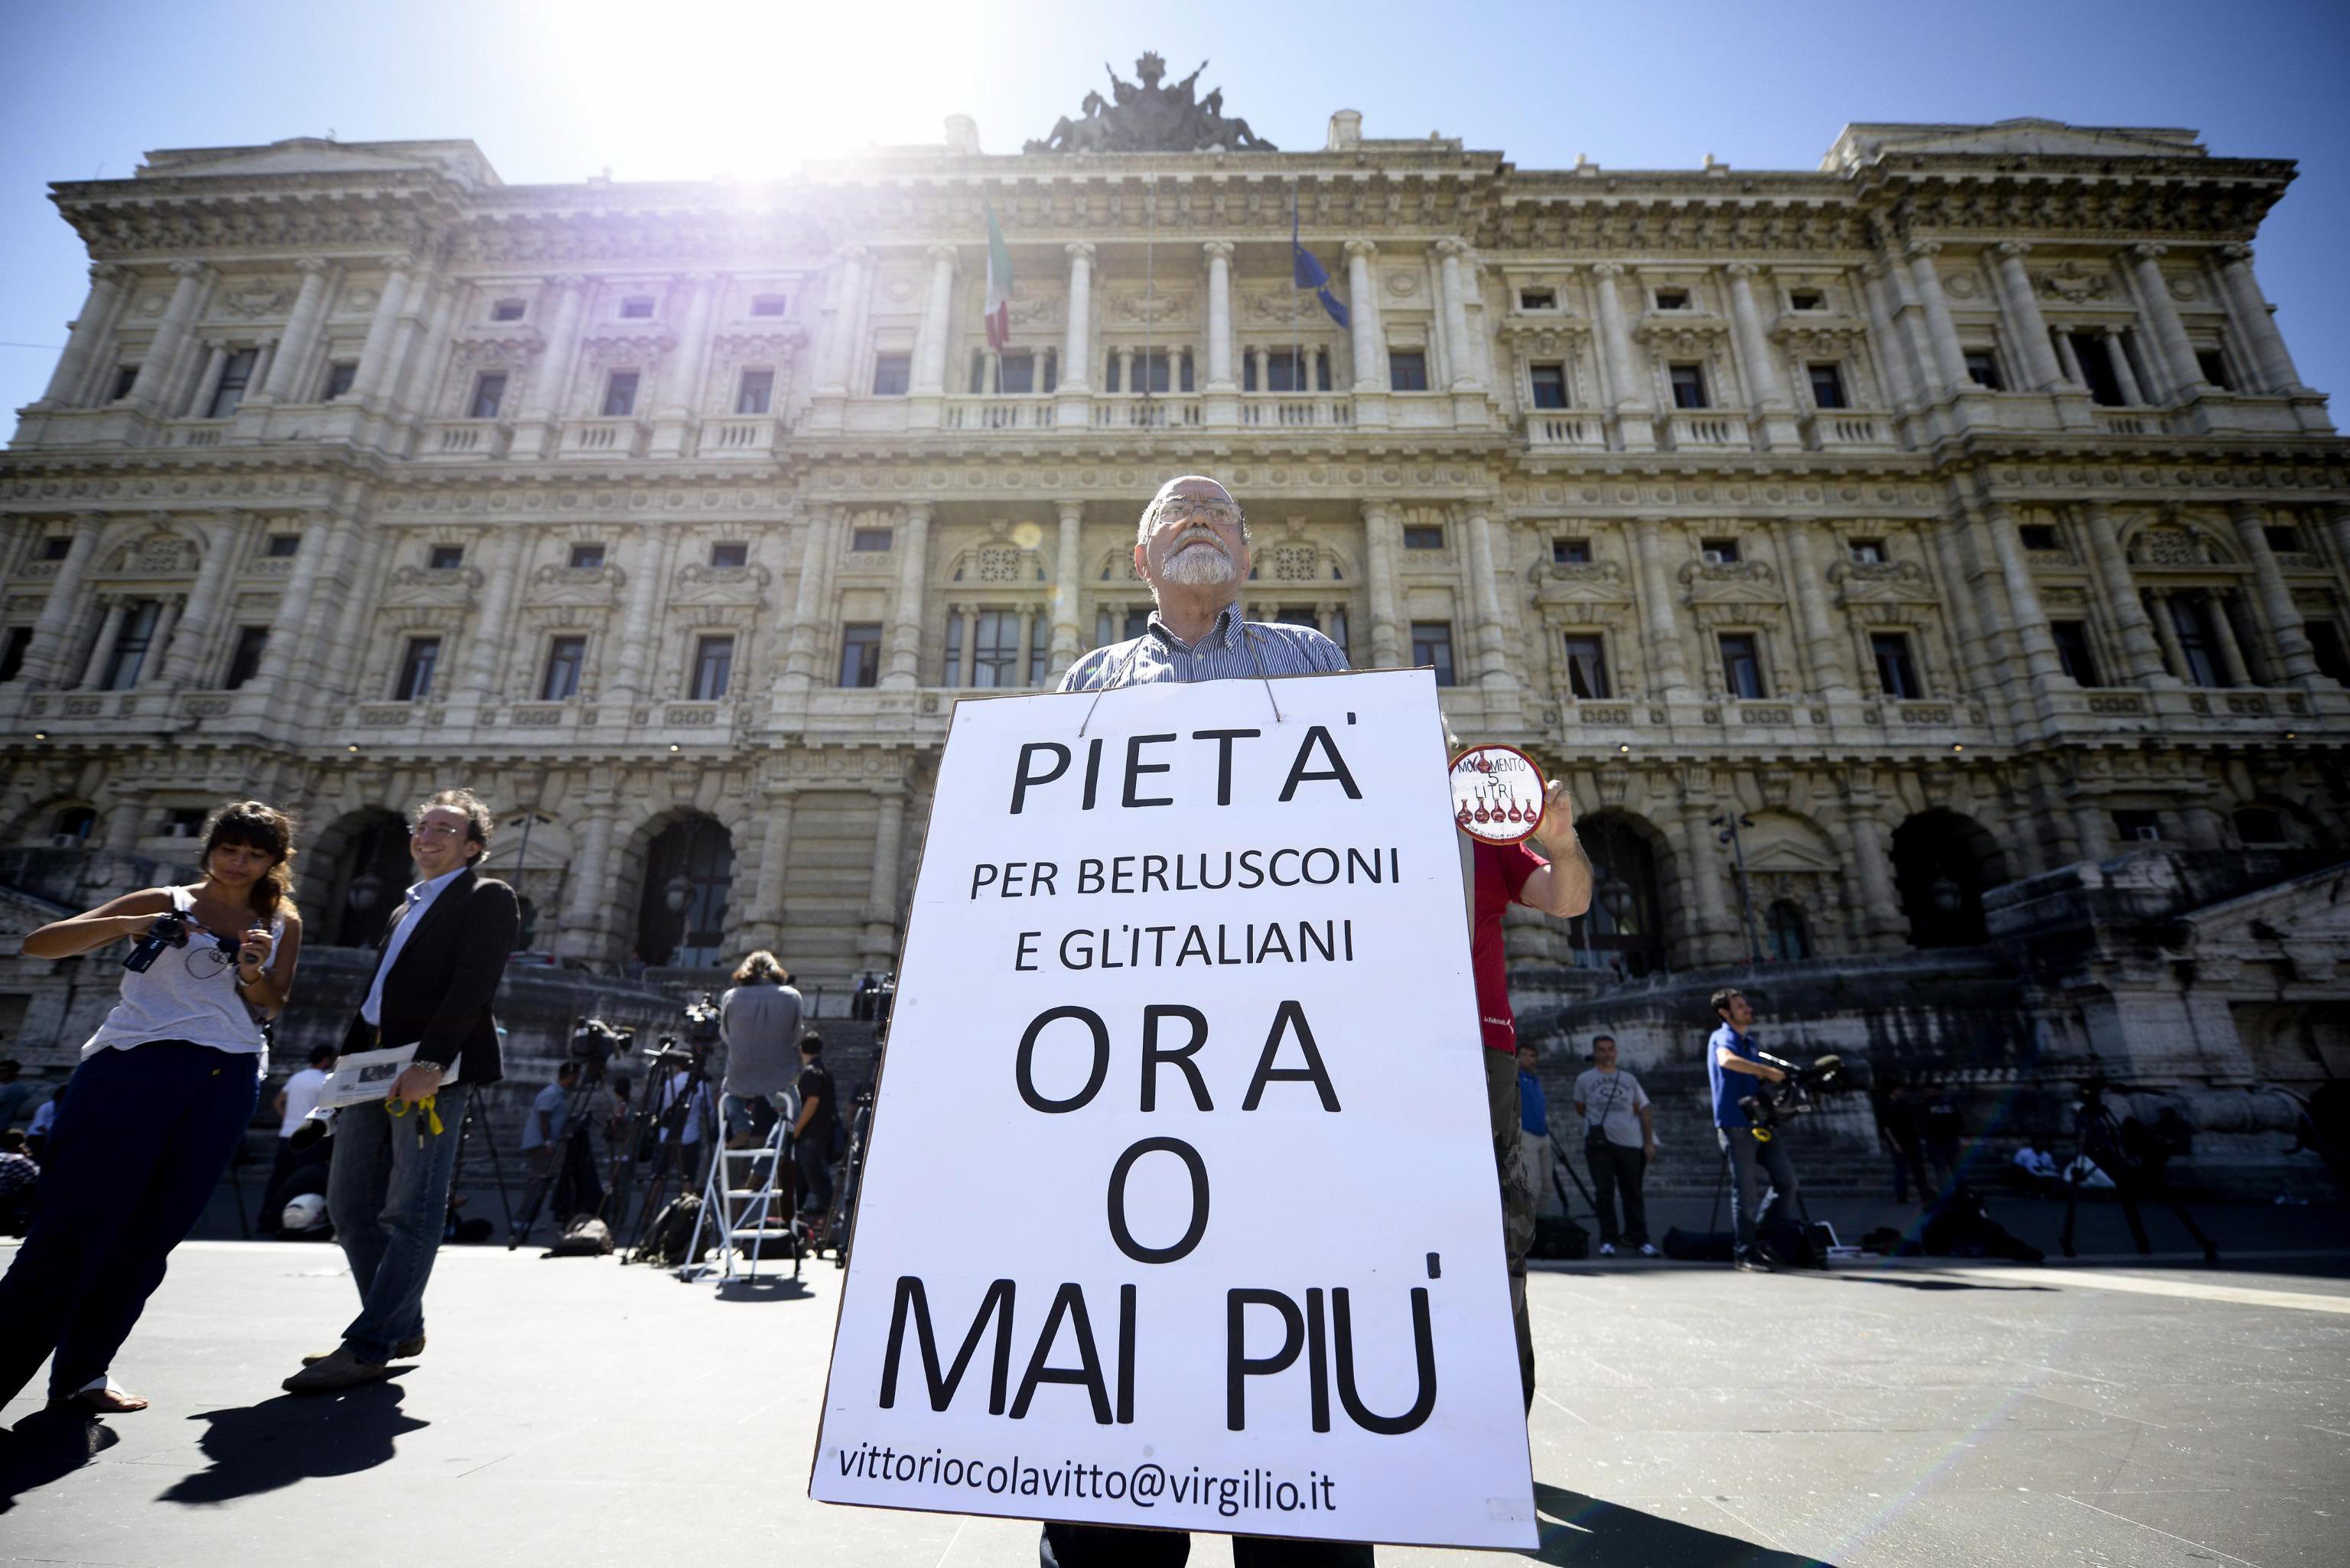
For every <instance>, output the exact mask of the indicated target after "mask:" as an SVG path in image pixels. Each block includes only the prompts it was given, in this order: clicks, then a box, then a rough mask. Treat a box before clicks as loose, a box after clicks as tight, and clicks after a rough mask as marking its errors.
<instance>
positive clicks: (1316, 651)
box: [1061, 605, 1347, 691]
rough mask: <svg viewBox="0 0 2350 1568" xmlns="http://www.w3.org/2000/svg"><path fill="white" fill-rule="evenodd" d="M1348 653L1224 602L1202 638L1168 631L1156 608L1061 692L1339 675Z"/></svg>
mask: <svg viewBox="0 0 2350 1568" xmlns="http://www.w3.org/2000/svg"><path fill="white" fill-rule="evenodd" d="M1346 672H1347V656H1346V655H1345V654H1343V653H1341V652H1339V651H1338V645H1337V644H1336V643H1335V642H1332V641H1331V640H1330V639H1328V638H1326V637H1324V636H1323V635H1322V634H1321V633H1320V632H1318V631H1315V629H1314V628H1312V627H1310V626H1287V625H1283V624H1280V623H1277V622H1267V621H1261V620H1248V621H1244V620H1243V619H1242V618H1241V611H1240V607H1239V606H1238V605H1227V606H1225V607H1224V609H1223V611H1222V614H1220V615H1218V616H1217V617H1216V624H1215V625H1213V626H1211V627H1210V628H1208V631H1207V635H1206V636H1204V637H1202V638H1201V639H1200V640H1199V641H1197V642H1192V643H1187V642H1185V641H1184V640H1183V639H1181V638H1179V637H1177V636H1176V635H1175V634H1174V633H1173V632H1171V631H1170V630H1168V629H1167V623H1166V622H1165V621H1162V620H1160V619H1159V612H1158V611H1157V610H1152V611H1151V612H1150V622H1149V625H1148V626H1147V627H1146V628H1144V629H1143V633H1142V635H1141V636H1140V637H1135V638H1128V639H1127V640H1126V641H1124V642H1113V643H1109V644H1107V646H1105V647H1101V648H1097V649H1094V650H1093V651H1092V652H1091V653H1088V654H1087V655H1086V656H1085V657H1084V658H1083V659H1078V660H1077V661H1076V663H1075V664H1072V665H1070V666H1069V671H1068V673H1067V674H1066V675H1064V676H1062V677H1061V690H1062V691H1110V690H1112V689H1113V688H1116V687H1119V686H1140V685H1144V684H1146V683H1148V682H1149V681H1154V680H1180V681H1182V682H1184V683H1185V684H1187V685H1188V684H1190V683H1191V682H1192V681H1195V680H1254V679H1256V678H1257V677H1259V676H1264V675H1343V674H1345V673H1346Z"/></svg>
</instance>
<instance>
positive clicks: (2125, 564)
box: [2081, 501, 2178, 686]
mask: <svg viewBox="0 0 2350 1568" xmlns="http://www.w3.org/2000/svg"><path fill="white" fill-rule="evenodd" d="M2081 532H2082V533H2084V534H2085V535H2088V540H2089V559H2090V562H2091V563H2092V564H2093V565H2094V566H2095V567H2096V571H2097V583H2098V586H2099V587H2102V588H2103V589H2104V590H2105V597H2106V613H2107V614H2109V615H2111V616H2112V617H2113V620H2114V628H2115V630H2116V631H2117V632H2118V633H2119V634H2120V637H2121V644H2122V659H2123V661H2124V665H2125V673H2126V675H2127V677H2128V678H2129V680H2131V681H2132V682H2133V683H2135V684H2137V685H2148V686H2175V685H2177V684H2178V681H2177V680H2175V679H2174V678H2173V677H2172V676H2171V674H2170V673H2169V671H2168V670H2165V669H2163V667H2162V648H2161V645H2160V644H2159V643H2158V641H2157V640H2156V639H2155V635H2154V627H2153V625H2152V623H2151V622H2149V621H2148V620H2147V613H2146V606H2145V605H2143V604H2141V603H2140V602H2138V597H2137V583H2135V582H2134V581H2132V580H2131V577H2130V569H2129V558H2128V557H2127V556H2125V555H2123V554H2122V545H2121V539H2120V537H2119V536H2118V535H2116V533H2115V532H2114V519H2113V511H2112V509H2111V508H2110V507H2108V506H2107V505H2106V504H2105V503H2104V502H2102V501H2090V502H2085V503H2084V504H2082V507H2081Z"/></svg>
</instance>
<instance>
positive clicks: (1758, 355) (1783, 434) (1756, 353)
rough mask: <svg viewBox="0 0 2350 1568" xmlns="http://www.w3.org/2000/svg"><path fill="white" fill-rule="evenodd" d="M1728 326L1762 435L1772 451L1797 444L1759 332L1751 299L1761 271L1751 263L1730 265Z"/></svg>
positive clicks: (1781, 382)
mask: <svg viewBox="0 0 2350 1568" xmlns="http://www.w3.org/2000/svg"><path fill="white" fill-rule="evenodd" d="M1722 270H1723V271H1725V272H1727V273H1728V274H1729V275H1730V325H1731V331H1732V332H1733V333H1735V334H1736V335H1737V337H1738V358H1739V359H1740V361H1741V363H1742V365H1743V367H1744V369H1745V371H1746V390H1747V392H1748V393H1749V394H1750V395H1751V396H1752V399H1753V400H1754V408H1755V410H1756V411H1757V412H1758V413H1760V414H1761V415H1762V416H1763V431H1764V433H1765V436H1766V438H1767V439H1768V441H1769V443H1770V445H1771V447H1772V448H1773V450H1774V451H1775V450H1779V449H1782V448H1792V447H1794V446H1796V445H1798V444H1800V443H1799V442H1798V441H1797V438H1796V434H1795V421H1794V405H1793V404H1792V403H1791V402H1790V401H1789V400H1788V398H1787V382H1786V379H1785V378H1784V377H1783V376H1781V375H1780V374H1779V359H1778V356H1777V355H1776V354H1774V353H1773V352H1772V349H1771V339H1770V338H1769V337H1766V336H1765V335H1764V333H1763V311H1762V307H1761V306H1759V305H1757V304H1756V303H1755V299H1754V275H1755V274H1756V273H1758V272H1761V271H1762V270H1763V269H1762V268H1761V267H1759V266H1757V265H1754V264H1753V263H1752V262H1731V264H1730V265H1728V266H1727V267H1725V268H1723V269H1722Z"/></svg>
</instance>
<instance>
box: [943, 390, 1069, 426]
mask: <svg viewBox="0 0 2350 1568" xmlns="http://www.w3.org/2000/svg"><path fill="white" fill-rule="evenodd" d="M1054 420H1055V407H1054V402H1053V400H1052V398H1051V397H1049V396H1040V397H1016V396H1015V397H998V398H949V399H948V400H947V404H946V408H945V410H944V411H943V412H942V414H941V418H940V422H941V424H942V425H944V426H945V428H947V429H948V430H951V431H1044V430H1051V429H1052V428H1053V422H1054Z"/></svg>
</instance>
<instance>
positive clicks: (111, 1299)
mask: <svg viewBox="0 0 2350 1568" xmlns="http://www.w3.org/2000/svg"><path fill="white" fill-rule="evenodd" d="M293 860H294V824H293V821H292V819H291V818H289V817H287V816H286V815H285V814H284V813H283V812H280V811H277V810H275V809H274V808H272V807H270V806H267V805H263V804H262V803H261V802H259V801H257V800H247V801H237V802H234V803H233V804H231V805H224V806H222V807H221V808H220V809H219V810H217V811H215V812H213V815H212V819H211V820H210V821H209V822H207V823H206V824H205V825H204V832H203V855H202V857H200V858H199V861H198V865H199V867H201V868H202V871H203V876H202V877H200V878H199V879H198V880H197V881H195V882H194V883H192V884H190V885H189V886H186V887H174V888H143V889H141V890H140V891H139V892H135V893H125V894H124V895H122V896H121V897H120V898H114V899H111V900H109V902H107V903H105V904H101V905H100V906H99V907H98V908H97V909H92V910H90V911H89V912H88V913H87V914H81V915H76V916H74V917H73V918H72V919H64V920H53V921H51V922H50V923H49V924H47V925H46V926H43V927H41V928H40V929H38V930H36V931H34V932H33V933H32V934H31V935H29V936H27V937H26V939H25V944H24V951H25V954H26V957H28V958H38V959H66V958H73V957H76V956H78V955H79V954H82V953H88V952H95V951H97V950H99V949H100V948H104V947H107V946H109V945H111V944H112V943H114V942H117V941H120V940H122V939H124V938H126V937H128V938H130V939H131V940H132V946H131V949H130V952H129V954H128V955H126V956H125V957H124V959H123V961H122V970H121V998H120V1001H118V1002H116V1003H115V1004H114V1008H113V1011H111V1012H109V1013H108V1014H107V1015H106V1020H105V1022H104V1023H100V1024H99V1027H98V1033H95V1034H92V1035H91V1036H90V1037H89V1040H88V1043H87V1044H84V1045H83V1046H82V1048H81V1062H80V1064H79V1065H78V1066H77V1067H76V1068H75V1069H74V1075H73V1077H72V1079H71V1080H70V1081H69V1082H68V1085H67V1086H66V1094H65V1098H64V1100H63V1101H62V1102H61V1103H60V1104H59V1105H58V1107H57V1121H56V1124H55V1127H54V1128H53V1129H52V1131H51V1134H50V1137H49V1142H48V1147H47V1150H46V1154H45V1158H44V1159H43V1161H42V1181H41V1193H40V1202H39V1205H38V1207H37V1209H36V1211H35V1214H34V1217H33V1223H32V1229H31V1231H30V1233H29V1234H27V1235H26V1238H25V1241H24V1244H23V1245H22V1246H21V1247H19V1248H18V1249H17V1250H16V1262H14V1263H13V1264H11V1265H10V1267H9V1270H8V1273H7V1277H6V1278H5V1279H0V1404H5V1403H6V1402H7V1401H8V1400H9V1399H11V1398H14V1397H16V1393H17V1391H18V1390H19V1389H21V1388H23V1387H24V1386H25V1385H26V1383H28V1382H30V1381H31V1380H32V1376H33V1374H34V1373H35V1372H36V1371H38V1370H39V1369H40V1366H41V1363H42V1361H44V1360H45V1359H46V1360H48V1361H49V1363H50V1366H49V1397H50V1402H51V1405H52V1407H64V1408H68V1409H71V1410H76V1411H79V1412H81V1413H83V1414H86V1415H117V1414H120V1413H122V1412H125V1411H130V1410H143V1409H145V1408H146V1407H147V1401H146V1400H144V1399H141V1398H140V1397H138V1396H136V1395H133V1394H129V1393H126V1392H124V1391H123V1390H122V1389H121V1388H120V1387H118V1386H116V1385H115V1383H114V1382H113V1380H112V1379H111V1378H110V1377H109V1376H108V1373H109V1369H110V1368H111V1366H113V1362H114V1357H115V1354H116V1352H118V1351H119V1350H120V1349H121V1348H122V1344H123V1341H124V1340H126V1339H128V1338H129V1337H130V1330H131V1328H132V1326H133V1325H134V1324H137V1323H138V1321H139V1314H140V1312H141V1311H143V1310H144V1309H145V1307H146V1305H147V1298H148V1297H149V1296H151V1295H152V1294H154V1293H155V1288H156V1287H157V1286H158V1285H160V1284H161V1283H162V1282H163V1272H164V1269H165V1267H166V1264H167V1262H168V1260H169V1259H170V1257H171V1254H172V1248H174V1247H176V1246H178V1245H179V1244H180V1242H181V1241H183V1240H185V1239H186V1237H187V1234H188V1232H189V1231H192V1230H193V1229H194V1228H195V1223H196V1221H197V1220H198V1219H200V1218H201V1217H202V1216H203V1211H204V1206H205V1204H206V1203H207V1202H208V1201H210V1199H211V1198H212V1195H213V1189H214V1188H215V1187H217V1186H218V1185H219V1183H220V1179H221V1173H222V1172H223V1171H224V1170H226V1169H227V1168H228V1163H229V1160H230V1158H232V1157H233V1156H234V1154H235V1152H236V1148H237V1145H238V1144H239V1143H240V1142H241V1141H242V1140H243V1138H244V1133H245V1129H246V1127H248V1126H250V1125H251V1123H252V1121H253V1114H254V1110H255V1107H256V1106H258V1105H259V1104H260V1100H261V1080H262V1076H263V1075H264V1073H265V1071H266V1070H267V1065H268V1064H267V1061H266V1056H267V1049H268V1048H267V1041H266V1039H265V1035H264V1032H263V1028H262V1024H263V1021H264V1020H265V1018H267V1017H269V1016H271V1015H274V1014H275V1013H276V1012H279V1011H280V1010H282V1009H283V1008H284V1007H285V1005H286V999H287V997H289V996H290V995H291V994H292V993H293V990H294V969H295V963H296V960H297V959H298V957H299V956H300V953H301V948H302V922H301V918H300V917H299V916H298V915H297V914H296V912H295V909H294V900H293V898H291V897H290V896H288V893H287V891H286V889H287V888H289V887H290V886H291V884H292V880H293V877H292V867H293ZM52 1353H54V1355H53V1354H52Z"/></svg>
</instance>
